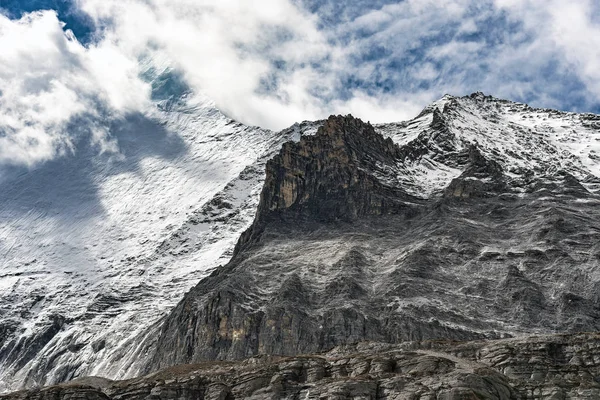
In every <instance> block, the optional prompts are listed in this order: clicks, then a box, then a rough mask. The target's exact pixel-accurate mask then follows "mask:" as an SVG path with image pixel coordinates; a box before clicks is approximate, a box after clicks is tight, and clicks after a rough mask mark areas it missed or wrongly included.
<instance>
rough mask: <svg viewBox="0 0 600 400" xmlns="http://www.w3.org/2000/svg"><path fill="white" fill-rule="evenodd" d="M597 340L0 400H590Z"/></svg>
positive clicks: (496, 346) (464, 349)
mask: <svg viewBox="0 0 600 400" xmlns="http://www.w3.org/2000/svg"><path fill="white" fill-rule="evenodd" d="M599 360H600V335H598V334H578V335H549V336H539V337H526V338H519V339H504V340H495V341H473V342H452V341H426V342H408V343H403V344H402V345H390V344H384V343H372V342H362V343H357V344H354V345H346V346H341V347H336V348H334V349H333V350H331V351H330V352H328V353H322V354H313V355H302V356H295V357H281V356H262V357H254V358H250V359H247V360H244V361H238V362H224V361H214V362H204V363H201V364H196V365H181V366H177V367H171V368H168V369H165V370H162V371H159V372H156V373H153V374H151V375H148V376H144V377H140V378H136V379H131V380H127V381H116V382H115V381H109V380H106V379H99V378H84V379H80V380H77V381H73V382H69V383H65V384H61V385H57V386H52V387H47V388H43V389H37V390H31V391H23V392H17V393H13V394H10V395H6V396H0V400H67V399H82V400H83V399H85V400H100V399H102V400H109V399H110V400H142V399H154V400H163V399H164V400H170V399H180V400H192V399H207V400H208V399H220V400H225V399H230V400H233V399H257V400H258V399H339V400H342V399H411V400H419V399H422V400H425V399H443V400H459V399H496V400H505V399H506V400H508V399H597V398H598V397H599V396H600V383H599V382H598V377H599V376H600V375H599V374H600V363H599Z"/></svg>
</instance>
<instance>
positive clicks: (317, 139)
mask: <svg viewBox="0 0 600 400" xmlns="http://www.w3.org/2000/svg"><path fill="white" fill-rule="evenodd" d="M399 157H400V149H399V147H398V146H397V145H395V144H394V143H393V142H392V140H391V139H389V138H388V139H385V138H384V137H383V136H381V135H380V134H377V133H376V132H375V129H374V128H373V126H371V125H370V124H368V123H364V122H362V121H361V120H360V119H357V118H354V117H352V116H351V115H348V116H345V117H342V116H331V117H329V119H327V120H326V121H325V123H324V125H323V126H322V127H320V128H319V129H318V131H317V133H316V134H315V135H314V136H305V137H303V138H301V139H300V141H299V142H298V143H295V142H288V143H285V144H284V145H283V147H282V149H281V151H280V153H279V154H278V155H276V156H275V157H274V158H272V159H271V160H270V161H269V162H268V163H267V168H266V179H265V185H264V188H263V192H262V195H261V201H260V203H259V207H258V215H259V218H262V217H265V218H267V217H268V216H269V215H272V214H278V215H279V216H281V217H290V216H291V215H295V216H296V217H313V218H316V219H319V220H337V219H344V220H353V219H356V218H358V217H360V216H364V215H383V214H390V213H398V212H401V211H402V209H403V208H406V204H405V202H404V201H403V199H404V200H407V199H409V198H410V196H408V195H407V194H406V193H404V192H403V191H402V188H400V187H398V186H391V185H388V184H386V183H384V182H381V181H380V180H379V179H378V177H377V176H378V175H379V176H381V175H384V174H388V175H391V174H392V173H393V171H394V170H395V169H396V163H397V161H398V159H399ZM387 183H389V182H387Z"/></svg>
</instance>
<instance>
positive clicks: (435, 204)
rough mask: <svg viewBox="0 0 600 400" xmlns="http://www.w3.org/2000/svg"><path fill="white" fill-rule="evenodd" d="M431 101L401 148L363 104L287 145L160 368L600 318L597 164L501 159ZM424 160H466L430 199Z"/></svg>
mask: <svg viewBox="0 0 600 400" xmlns="http://www.w3.org/2000/svg"><path fill="white" fill-rule="evenodd" d="M483 100H484V101H485V99H483ZM463 102H465V103H467V105H470V103H471V102H470V101H468V102H467V101H465V100H463ZM453 107H457V108H458V107H460V103H459V102H456V106H453V105H452V104H451V103H448V104H446V105H445V106H444V109H445V111H446V112H447V113H448V114H449V115H450V116H452V113H451V112H449V111H450V110H451V109H453ZM465 108H466V107H465ZM465 108H463V110H464V109H465ZM431 114H432V121H431V123H430V125H429V126H430V130H428V131H426V132H425V134H423V133H421V134H419V136H417V138H416V139H413V140H411V141H409V142H408V143H406V144H404V145H402V146H399V145H397V144H394V143H393V141H392V140H391V139H390V138H387V139H386V138H384V137H383V136H382V135H380V134H378V133H377V132H376V131H375V128H374V127H372V126H371V125H370V124H366V123H364V122H362V121H360V120H359V119H355V118H354V117H351V116H346V117H342V116H333V117H330V118H329V119H328V120H327V121H326V122H325V124H324V125H323V126H322V127H321V128H319V130H318V131H317V133H316V135H314V136H307V137H303V138H301V139H300V141H299V142H298V143H286V144H284V146H283V148H282V150H281V151H280V153H279V154H278V155H277V156H275V157H274V158H272V159H271V160H270V161H269V162H268V163H267V169H266V180H265V185H264V187H263V191H262V194H261V200H260V202H259V205H258V211H257V215H256V217H255V220H254V223H253V225H252V226H251V227H250V228H249V230H248V231H246V232H245V233H244V234H243V235H242V237H241V239H240V241H239V242H238V245H237V248H236V252H235V254H234V256H233V258H232V260H231V261H230V262H229V263H228V264H227V265H226V266H224V267H222V268H219V269H217V270H216V271H215V272H214V273H212V274H211V275H210V276H208V277H207V278H205V279H203V280H202V281H201V282H200V283H199V284H198V285H197V286H196V287H195V288H193V289H192V290H191V291H190V292H189V293H188V294H187V295H186V296H185V297H184V299H183V300H182V301H181V302H180V303H179V305H178V306H177V307H176V308H175V309H174V310H173V312H171V314H170V315H169V317H168V318H167V319H166V321H165V322H164V324H163V326H162V329H161V332H160V335H159V339H158V343H157V345H156V352H155V355H154V357H153V358H151V359H150V362H149V363H148V367H147V370H149V371H152V370H155V369H159V368H164V367H167V366H171V365H176V364H188V363H196V362H200V361H203V360H211V359H215V360H236V359H242V358H244V357H248V356H253V355H258V354H263V353H266V354H283V355H297V354H306V353H315V352H322V351H327V350H329V349H331V348H333V347H335V346H340V345H346V344H351V343H355V342H359V341H375V342H386V343H401V342H404V341H409V340H424V339H436V338H445V339H455V340H476V339H483V338H490V339H493V338H501V337H510V336H515V335H523V334H531V333H551V332H577V331H598V330H599V329H600V319H599V318H598V317H599V316H600V308H599V305H600V304H599V303H598V297H597V293H598V287H599V286H598V285H599V284H600V282H599V281H598V278H597V277H596V276H597V274H596V271H597V270H598V262H599V259H600V253H599V248H598V244H599V243H600V208H599V207H598V205H599V204H600V203H599V201H600V198H599V197H598V195H596V194H594V193H593V192H592V191H590V190H588V189H586V187H584V186H583V184H582V183H580V181H579V180H578V179H577V178H576V177H575V176H574V175H573V174H572V173H577V172H578V173H580V174H581V175H579V176H580V179H581V176H582V175H584V174H585V171H584V170H583V169H582V170H581V171H577V170H575V168H573V170H572V171H571V172H572V173H571V172H567V171H565V170H563V169H557V170H552V169H544V170H538V171H535V170H534V169H533V168H534V167H535V165H534V164H533V163H531V168H524V167H521V166H519V165H518V164H517V162H518V161H515V160H511V159H508V158H507V157H497V158H496V157H493V156H492V154H493V152H492V151H490V149H489V148H486V147H485V145H481V144H479V141H475V140H473V141H469V140H467V138H471V137H472V136H470V132H468V131H467V134H468V135H469V136H467V135H464V133H463V132H460V133H463V135H462V137H461V136H459V135H458V134H455V133H454V132H453V129H452V128H451V127H452V125H451V124H450V123H445V118H446V117H445V116H444V113H442V112H440V111H439V110H438V109H437V108H436V109H434V110H433V111H432V113H431ZM461 115H464V114H461ZM471 126H472V125H471ZM460 133H459V134H460ZM481 136H483V135H481ZM475 137H476V138H477V139H479V138H478V137H477V136H475ZM484 139H485V137H484V138H482V139H481V142H483V140H484ZM484 143H485V142H484ZM517 143H518V142H517ZM438 149H439V150H438ZM488 154H490V155H488ZM425 155H426V156H425ZM426 157H427V158H428V159H426ZM544 157H545V155H541V157H540V160H541V161H540V162H539V164H538V165H542V163H544V159H545V158H544ZM528 162H531V159H529V160H528ZM418 163H429V164H430V165H431V164H433V163H439V164H441V165H442V166H443V167H441V169H447V170H449V169H451V168H452V169H454V170H456V171H459V172H458V174H457V176H455V177H451V179H450V180H449V182H446V183H445V185H442V187H443V188H442V189H441V190H439V191H436V190H435V189H433V190H432V191H431V193H432V194H431V195H430V196H429V197H419V196H417V195H416V193H415V192H413V194H411V193H410V192H409V191H407V190H406V189H405V186H404V184H403V181H404V180H405V179H406V178H405V177H404V174H405V173H406V172H405V171H410V170H411V169H417V168H419V165H418ZM584 176H585V177H586V182H585V183H587V184H588V187H590V188H593V187H594V183H595V182H594V180H593V178H591V177H588V176H587V175H584ZM449 178H450V177H449ZM438 182H439V180H438ZM436 183H437V182H436Z"/></svg>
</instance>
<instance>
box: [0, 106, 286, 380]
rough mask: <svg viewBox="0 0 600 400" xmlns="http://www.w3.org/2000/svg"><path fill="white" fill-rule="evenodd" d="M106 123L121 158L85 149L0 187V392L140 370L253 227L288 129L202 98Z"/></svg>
mask: <svg viewBox="0 0 600 400" xmlns="http://www.w3.org/2000/svg"><path fill="white" fill-rule="evenodd" d="M158 106H159V107H157V108H156V109H155V110H150V111H149V112H148V114H147V115H143V116H142V115H134V116H131V117H129V118H128V119H127V120H124V121H119V122H117V123H115V124H114V126H113V133H114V136H115V138H116V140H117V141H118V145H119V150H120V152H119V154H98V153H99V152H98V151H97V149H95V148H93V147H90V146H88V145H86V144H85V143H84V142H83V141H82V142H81V143H79V145H78V148H77V150H76V152H75V153H74V154H72V155H69V156H66V157H63V158H60V159H58V160H55V161H52V162H48V163H46V164H44V165H41V166H39V167H38V168H37V169H35V170H31V171H17V170H14V169H12V170H10V171H8V170H7V171H5V179H4V181H3V182H2V187H1V189H0V222H1V223H0V254H1V258H0V390H10V389H16V388H19V387H21V386H22V385H23V384H25V385H27V386H32V385H38V384H44V383H50V382H57V381H63V380H66V379H70V378H72V377H74V376H81V375H103V376H109V377H124V376H132V375H135V374H136V372H137V370H136V362H137V361H138V360H139V357H140V356H139V354H138V353H139V352H140V351H143V349H137V348H136V344H137V343H140V342H141V340H140V337H141V336H143V335H144V334H145V330H146V329H147V327H148V326H150V325H152V323H153V322H155V321H156V320H157V319H158V318H160V317H161V316H162V315H163V314H164V313H166V312H167V311H168V310H169V309H170V308H171V307H172V306H173V304H175V303H176V302H177V300H178V299H179V298H180V297H181V296H182V295H183V294H184V293H185V291H186V290H188V289H189V287H191V286H192V285H193V284H195V283H196V282H197V281H198V279H200V278H201V277H203V276H204V275H206V274H207V272H209V271H210V270H211V269H212V268H214V267H215V266H217V265H218V264H220V263H224V262H227V260H228V258H229V256H230V254H231V250H232V248H233V246H234V244H235V241H236V240H237V237H238V236H239V234H240V232H241V231H243V230H244V229H245V228H246V227H247V226H248V225H249V224H250V222H251V221H252V218H253V215H254V210H255V208H256V207H255V205H256V201H257V198H258V193H259V190H260V187H261V185H262V180H263V174H264V163H265V161H266V159H267V158H268V157H269V155H270V154H271V152H273V151H276V150H277V149H278V148H279V147H280V145H281V143H282V142H283V141H286V140H290V139H292V138H293V136H294V135H296V136H297V133H294V132H293V130H290V131H289V132H287V134H286V133H284V134H275V133H274V132H271V131H268V130H263V129H259V128H254V127H247V126H244V125H241V124H239V123H236V122H234V121H232V120H230V119H229V118H227V117H226V116H224V115H223V114H221V113H220V112H219V111H218V110H216V109H215V107H214V104H213V103H212V102H210V101H209V100H207V99H205V98H202V97H194V98H191V97H189V98H188V97H185V96H184V98H182V99H180V100H179V101H178V102H176V103H175V104H173V103H172V102H171V103H166V102H163V103H159V104H158Z"/></svg>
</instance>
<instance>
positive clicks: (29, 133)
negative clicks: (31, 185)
mask: <svg viewBox="0 0 600 400" xmlns="http://www.w3.org/2000/svg"><path fill="white" fill-rule="evenodd" d="M324 1H327V0H324ZM329 1H330V2H331V4H330V6H327V5H325V6H320V7H319V8H318V9H319V10H320V12H330V13H333V14H331V15H327V18H324V19H323V20H320V19H319V18H320V16H319V15H312V14H310V13H308V12H307V11H306V10H305V9H303V8H302V7H301V6H299V5H298V4H301V2H299V1H297V0H294V1H292V0H264V1H262V2H260V4H259V5H257V4H256V3H255V2H248V1H238V0H169V1H167V0H78V1H77V4H78V6H79V7H80V8H81V9H82V10H83V11H84V12H86V13H88V14H89V15H90V16H91V17H92V19H93V20H94V21H95V22H96V25H97V26H99V27H101V31H100V32H101V39H100V41H99V42H97V43H95V44H92V45H89V46H88V47H84V46H82V45H81V44H80V43H79V42H77V40H76V39H75V38H74V37H73V36H72V35H70V34H69V33H65V32H63V29H62V26H61V23H60V21H58V19H57V17H56V15H55V14H54V13H53V12H41V13H34V14H30V15H27V16H25V17H23V18H22V19H21V20H19V21H13V20H9V19H8V18H6V17H3V16H0V49H1V51H0V65H2V68H1V69H0V91H1V94H0V132H2V134H0V163H7V162H9V163H20V164H27V165H33V164H35V163H36V162H40V161H43V160H47V159H50V158H52V157H55V156H56V155H58V154H61V153H62V152H66V151H72V139H71V138H70V137H69V135H68V134H67V133H66V130H65V126H66V125H67V124H68V123H69V122H70V121H71V120H72V119H73V118H75V117H81V116H86V118H88V119H90V130H91V132H92V140H93V142H94V143H95V144H97V145H98V146H99V147H100V148H101V149H103V150H104V151H115V150H116V148H115V143H114V142H112V141H111V140H110V132H109V131H108V129H107V127H106V126H105V125H104V124H103V118H104V114H103V113H106V112H108V113H109V114H111V115H113V116H117V117H118V116H120V115H124V114H126V113H129V112H136V111H144V109H145V108H146V107H147V106H148V105H149V104H150V102H149V98H150V88H149V85H148V84H147V83H146V82H144V81H143V80H142V79H141V78H140V73H141V72H144V71H145V70H147V69H148V68H150V67H155V69H157V70H159V71H160V70H162V69H164V68H166V67H171V68H175V69H177V70H178V71H179V72H181V74H182V76H183V77H184V79H185V81H186V83H187V84H189V85H190V86H191V87H192V88H193V89H195V90H196V91H199V92H202V93H204V94H206V95H207V96H208V97H210V98H211V99H213V100H214V101H215V103H216V104H217V106H218V107H219V108H220V109H221V110H222V111H224V112H225V113H226V114H228V115H230V116H231V117H233V118H235V119H237V120H239V121H241V122H244V123H247V124H254V125H260V126H263V127H268V128H272V129H280V128H283V127H285V126H288V125H291V124H292V123H293V122H296V121H299V120H305V119H320V118H324V117H326V116H327V115H328V114H332V113H348V112H351V113H353V114H356V115H357V116H359V117H361V118H363V119H366V120H371V121H373V122H383V121H385V120H400V119H406V118H410V117H412V116H414V115H415V114H416V113H417V112H418V111H419V110H420V109H421V108H422V107H423V106H425V105H426V104H427V103H428V102H430V101H432V100H435V99H436V98H437V97H440V96H441V95H442V94H444V93H453V94H466V93H468V92H472V91H476V90H483V91H485V92H488V93H492V94H495V95H498V96H502V97H506V98H511V99H532V100H533V101H537V105H543V106H554V107H561V105H564V104H566V103H565V101H566V100H565V98H564V93H565V85H566V83H565V82H564V81H566V80H567V78H565V79H564V81H563V80H562V79H561V75H560V74H561V73H564V74H565V76H568V77H569V79H571V80H580V81H581V82H583V83H584V85H585V88H584V89H583V90H582V93H580V96H582V97H583V98H585V99H586V101H587V102H588V104H598V101H599V98H598V94H597V93H600V72H599V71H600V27H599V26H598V24H597V23H595V22H594V21H593V20H592V19H591V18H592V17H591V15H593V14H594V13H593V12H592V11H598V10H597V8H598V6H597V5H595V4H594V2H593V1H592V0H574V1H570V2H564V1H560V0H549V1H541V0H523V1H513V0H486V1H483V2H475V1H473V0H406V1H398V2H392V0H385V1H384V0H382V1H379V2H377V4H382V6H381V7H379V8H378V9H367V8H365V7H366V6H365V5H364V4H363V3H362V2H360V1H354V2H348V5H347V6H345V7H348V8H349V9H350V8H351V9H352V10H350V11H351V12H350V11H348V10H345V9H344V7H342V8H341V11H342V12H341V15H340V16H339V20H336V14H335V13H339V12H340V6H337V5H334V4H333V0H329ZM361 10H364V11H363V12H361ZM346 11H348V12H346ZM544 71H546V72H547V71H550V72H547V73H549V74H554V75H551V76H549V75H548V76H547V75H546V72H544ZM542 102H543V104H541V103H542ZM534 105H535V104H534ZM94 114H97V115H95V119H94V118H93V117H94Z"/></svg>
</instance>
